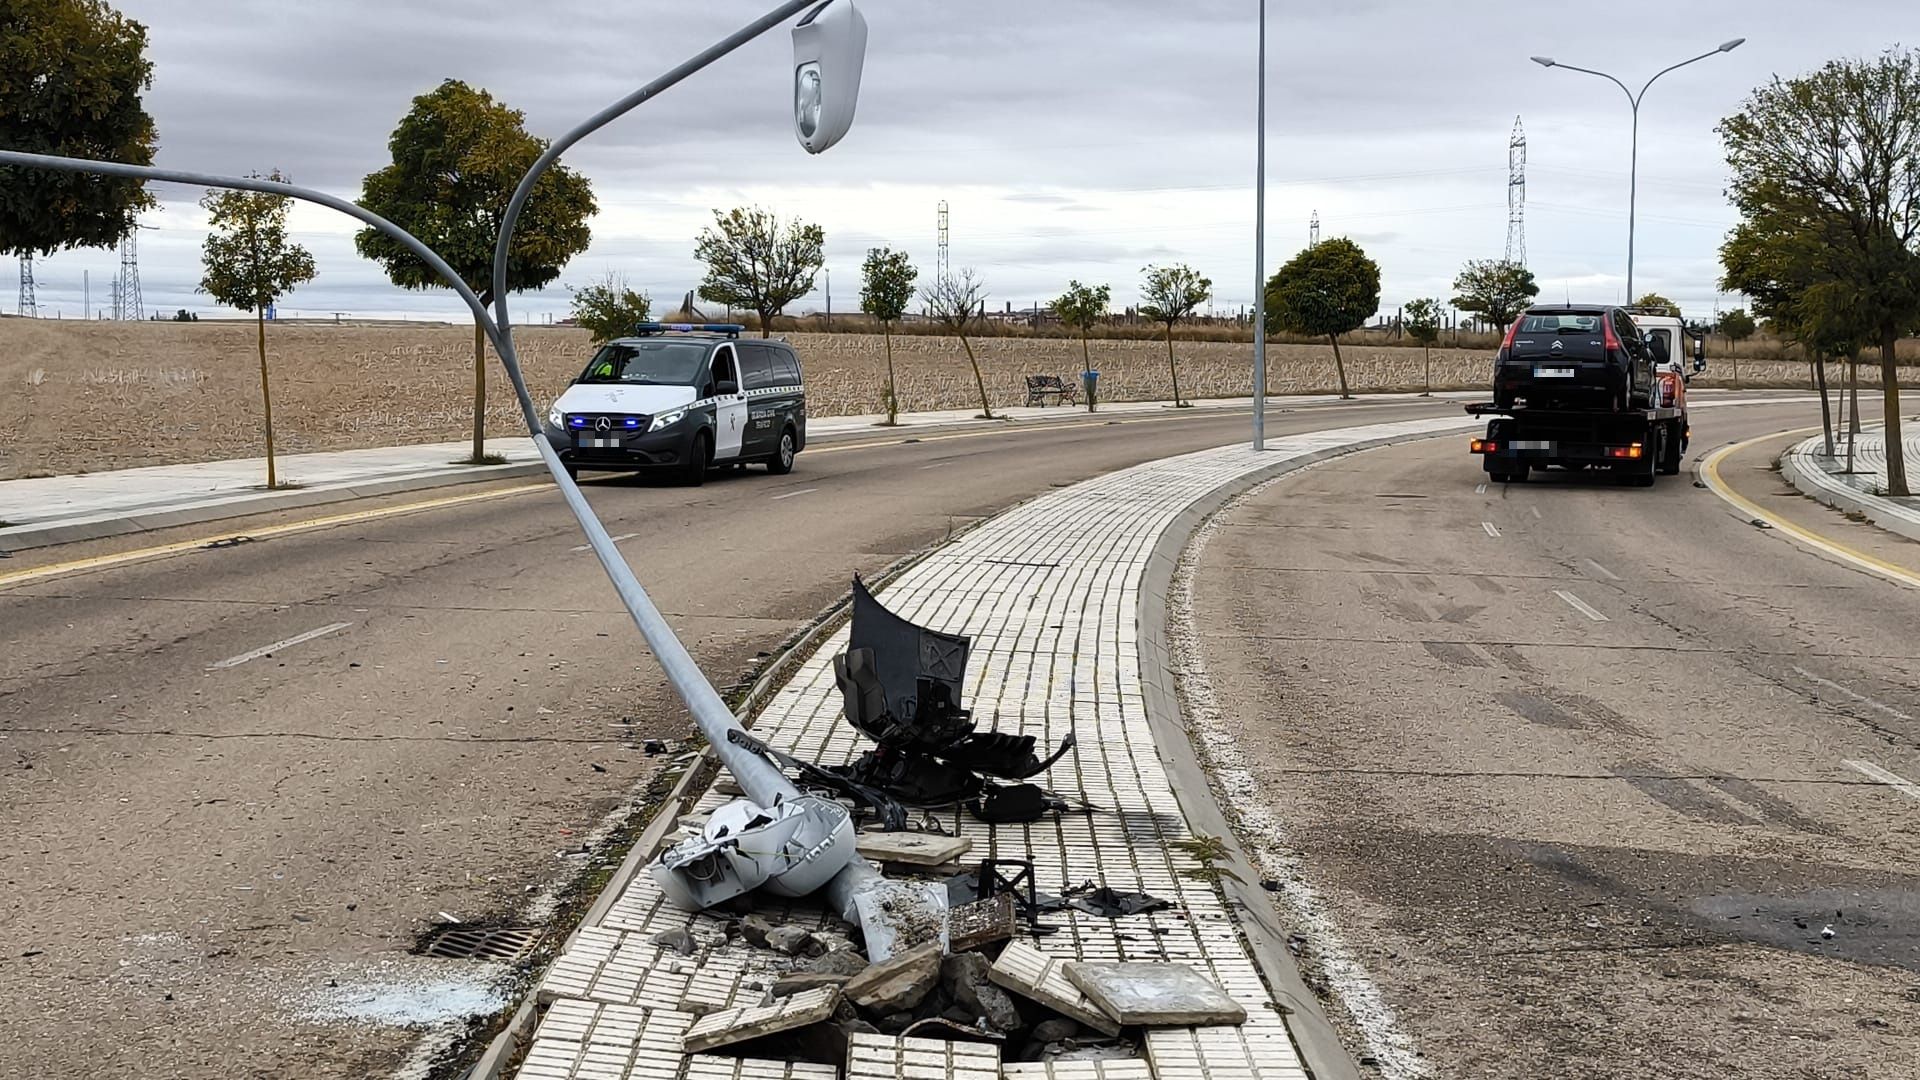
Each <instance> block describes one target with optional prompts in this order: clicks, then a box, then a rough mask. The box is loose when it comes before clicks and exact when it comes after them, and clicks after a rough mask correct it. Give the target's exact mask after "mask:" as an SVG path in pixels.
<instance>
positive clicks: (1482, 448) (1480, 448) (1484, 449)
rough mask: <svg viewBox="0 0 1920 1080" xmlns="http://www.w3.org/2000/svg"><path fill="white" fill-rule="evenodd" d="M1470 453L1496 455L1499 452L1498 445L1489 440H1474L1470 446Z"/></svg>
mask: <svg viewBox="0 0 1920 1080" xmlns="http://www.w3.org/2000/svg"><path fill="white" fill-rule="evenodd" d="M1472 452H1473V453H1476V454H1497V453H1499V452H1500V444H1499V443H1497V442H1494V441H1493V440H1491V439H1475V440H1473V444H1472Z"/></svg>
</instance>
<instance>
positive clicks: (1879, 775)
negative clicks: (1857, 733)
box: [1841, 761, 1920, 799]
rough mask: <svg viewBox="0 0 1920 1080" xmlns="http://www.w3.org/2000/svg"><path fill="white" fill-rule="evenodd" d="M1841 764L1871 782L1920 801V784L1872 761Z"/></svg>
mask: <svg viewBox="0 0 1920 1080" xmlns="http://www.w3.org/2000/svg"><path fill="white" fill-rule="evenodd" d="M1841 764H1843V765H1845V766H1846V767H1847V768H1849V769H1852V770H1853V771H1855V772H1857V773H1859V774H1860V775H1862V776H1865V777H1866V778H1868V779H1869V780H1877V781H1879V782H1880V783H1882V784H1885V785H1887V786H1888V787H1890V788H1893V789H1894V790H1896V791H1898V792H1900V793H1901V794H1902V795H1905V796H1906V797H1908V798H1910V799H1920V784H1916V783H1914V782H1913V781H1911V780H1909V779H1907V778H1906V777H1904V776H1901V775H1900V774H1899V773H1895V772H1889V771H1887V770H1886V769H1883V768H1881V767H1880V766H1878V765H1875V764H1874V763H1873V762H1871V761H1845V762H1842V763H1841Z"/></svg>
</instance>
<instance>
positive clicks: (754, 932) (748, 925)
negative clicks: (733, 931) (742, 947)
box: [740, 915, 773, 949]
mask: <svg viewBox="0 0 1920 1080" xmlns="http://www.w3.org/2000/svg"><path fill="white" fill-rule="evenodd" d="M772 932H773V924H772V923H770V922H768V921H767V920H766V919H764V918H762V917H760V916H758V915H749V916H747V917H746V918H744V919H741V920H740V936H741V937H743V938H746V939H747V944H749V945H751V946H753V947H754V948H756V949H764V948H766V947H767V935H768V934H770V933H772Z"/></svg>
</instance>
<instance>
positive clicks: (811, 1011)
mask: <svg viewBox="0 0 1920 1080" xmlns="http://www.w3.org/2000/svg"><path fill="white" fill-rule="evenodd" d="M839 1003H840V991H839V990H837V989H835V988H833V987H831V986H823V987H821V988H820V989H818V990H807V991H804V992H802V993H798V994H795V995H793V996H792V997H790V998H786V999H784V1000H781V1001H776V1002H774V1003H773V1004H771V1005H754V1006H750V1007H745V1008H733V1009H722V1010H720V1011H719V1012H715V1013H709V1014H707V1015H706V1016H703V1017H701V1018H700V1019H698V1020H696V1021H694V1024H693V1026H692V1027H690V1028H688V1029H687V1034H686V1038H685V1040H684V1042H683V1045H682V1049H681V1052H682V1053H686V1054H694V1053H699V1052H700V1051H702V1050H711V1049H713V1048H714V1047H716V1046H730V1045H732V1044H734V1043H739V1042H746V1041H747V1040H748V1039H757V1038H760V1037H761V1036H763V1035H774V1034H777V1033H779V1032H782V1031H791V1030H793V1029H794V1028H800V1027H806V1026H807V1025H808V1024H818V1023H820V1022H821V1021H823V1020H827V1019H829V1018H831V1017H832V1016H833V1010H834V1007H835V1006H836V1005H838V1004H839Z"/></svg>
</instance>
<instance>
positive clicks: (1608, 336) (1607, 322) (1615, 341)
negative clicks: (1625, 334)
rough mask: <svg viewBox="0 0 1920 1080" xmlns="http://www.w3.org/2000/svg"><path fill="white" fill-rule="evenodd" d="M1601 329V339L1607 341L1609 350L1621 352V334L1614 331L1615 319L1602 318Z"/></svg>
mask: <svg viewBox="0 0 1920 1080" xmlns="http://www.w3.org/2000/svg"><path fill="white" fill-rule="evenodd" d="M1600 330H1601V335H1600V340H1601V341H1603V342H1605V343H1606V346H1607V351H1609V352H1619V351H1620V350H1621V345H1620V335H1619V334H1616V333H1614V332H1613V320H1612V319H1609V318H1602V319H1601V320H1600Z"/></svg>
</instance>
